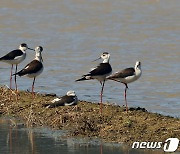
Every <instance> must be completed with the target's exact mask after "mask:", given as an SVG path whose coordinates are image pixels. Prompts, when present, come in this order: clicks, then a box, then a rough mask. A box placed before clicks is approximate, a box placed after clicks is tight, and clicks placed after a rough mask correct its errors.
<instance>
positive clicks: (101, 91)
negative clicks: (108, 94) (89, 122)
mask: <svg viewBox="0 0 180 154" xmlns="http://www.w3.org/2000/svg"><path fill="white" fill-rule="evenodd" d="M104 83H105V81H103V83H102V89H101V102H100V113H101V114H102V96H103V90H104Z"/></svg>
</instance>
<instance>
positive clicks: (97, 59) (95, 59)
mask: <svg viewBox="0 0 180 154" xmlns="http://www.w3.org/2000/svg"><path fill="white" fill-rule="evenodd" d="M99 59H101V57H99V58H98V59H95V60H93V61H92V62H94V61H97V60H99Z"/></svg>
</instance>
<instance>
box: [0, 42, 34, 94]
mask: <svg viewBox="0 0 180 154" xmlns="http://www.w3.org/2000/svg"><path fill="white" fill-rule="evenodd" d="M27 49H29V50H34V49H31V48H29V47H28V46H27V44H26V43H22V44H21V45H20V46H19V49H16V50H13V51H11V52H9V53H8V54H6V55H5V56H3V57H1V58H0V61H2V62H5V63H8V64H11V73H10V89H12V70H13V65H16V70H15V74H16V73H17V66H18V64H19V63H21V62H22V61H23V60H24V59H25V58H26V50H27ZM15 86H16V91H17V82H16V75H15Z"/></svg>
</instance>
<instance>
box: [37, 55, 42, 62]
mask: <svg viewBox="0 0 180 154" xmlns="http://www.w3.org/2000/svg"><path fill="white" fill-rule="evenodd" d="M35 60H38V61H39V62H41V63H42V56H41V55H40V54H36V56H35Z"/></svg>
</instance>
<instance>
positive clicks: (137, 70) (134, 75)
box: [106, 61, 142, 112]
mask: <svg viewBox="0 0 180 154" xmlns="http://www.w3.org/2000/svg"><path fill="white" fill-rule="evenodd" d="M141 74H142V70H141V62H139V61H137V62H136V64H135V67H134V68H133V67H130V68H126V69H124V70H121V71H118V72H116V73H114V74H111V75H110V76H108V77H107V78H106V79H108V80H114V81H117V82H121V83H124V85H125V86H126V87H125V90H124V98H125V103H126V111H127V112H128V106H127V99H126V91H127V89H128V86H127V84H128V83H131V82H134V81H136V80H137V79H139V78H140V76H141Z"/></svg>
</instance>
